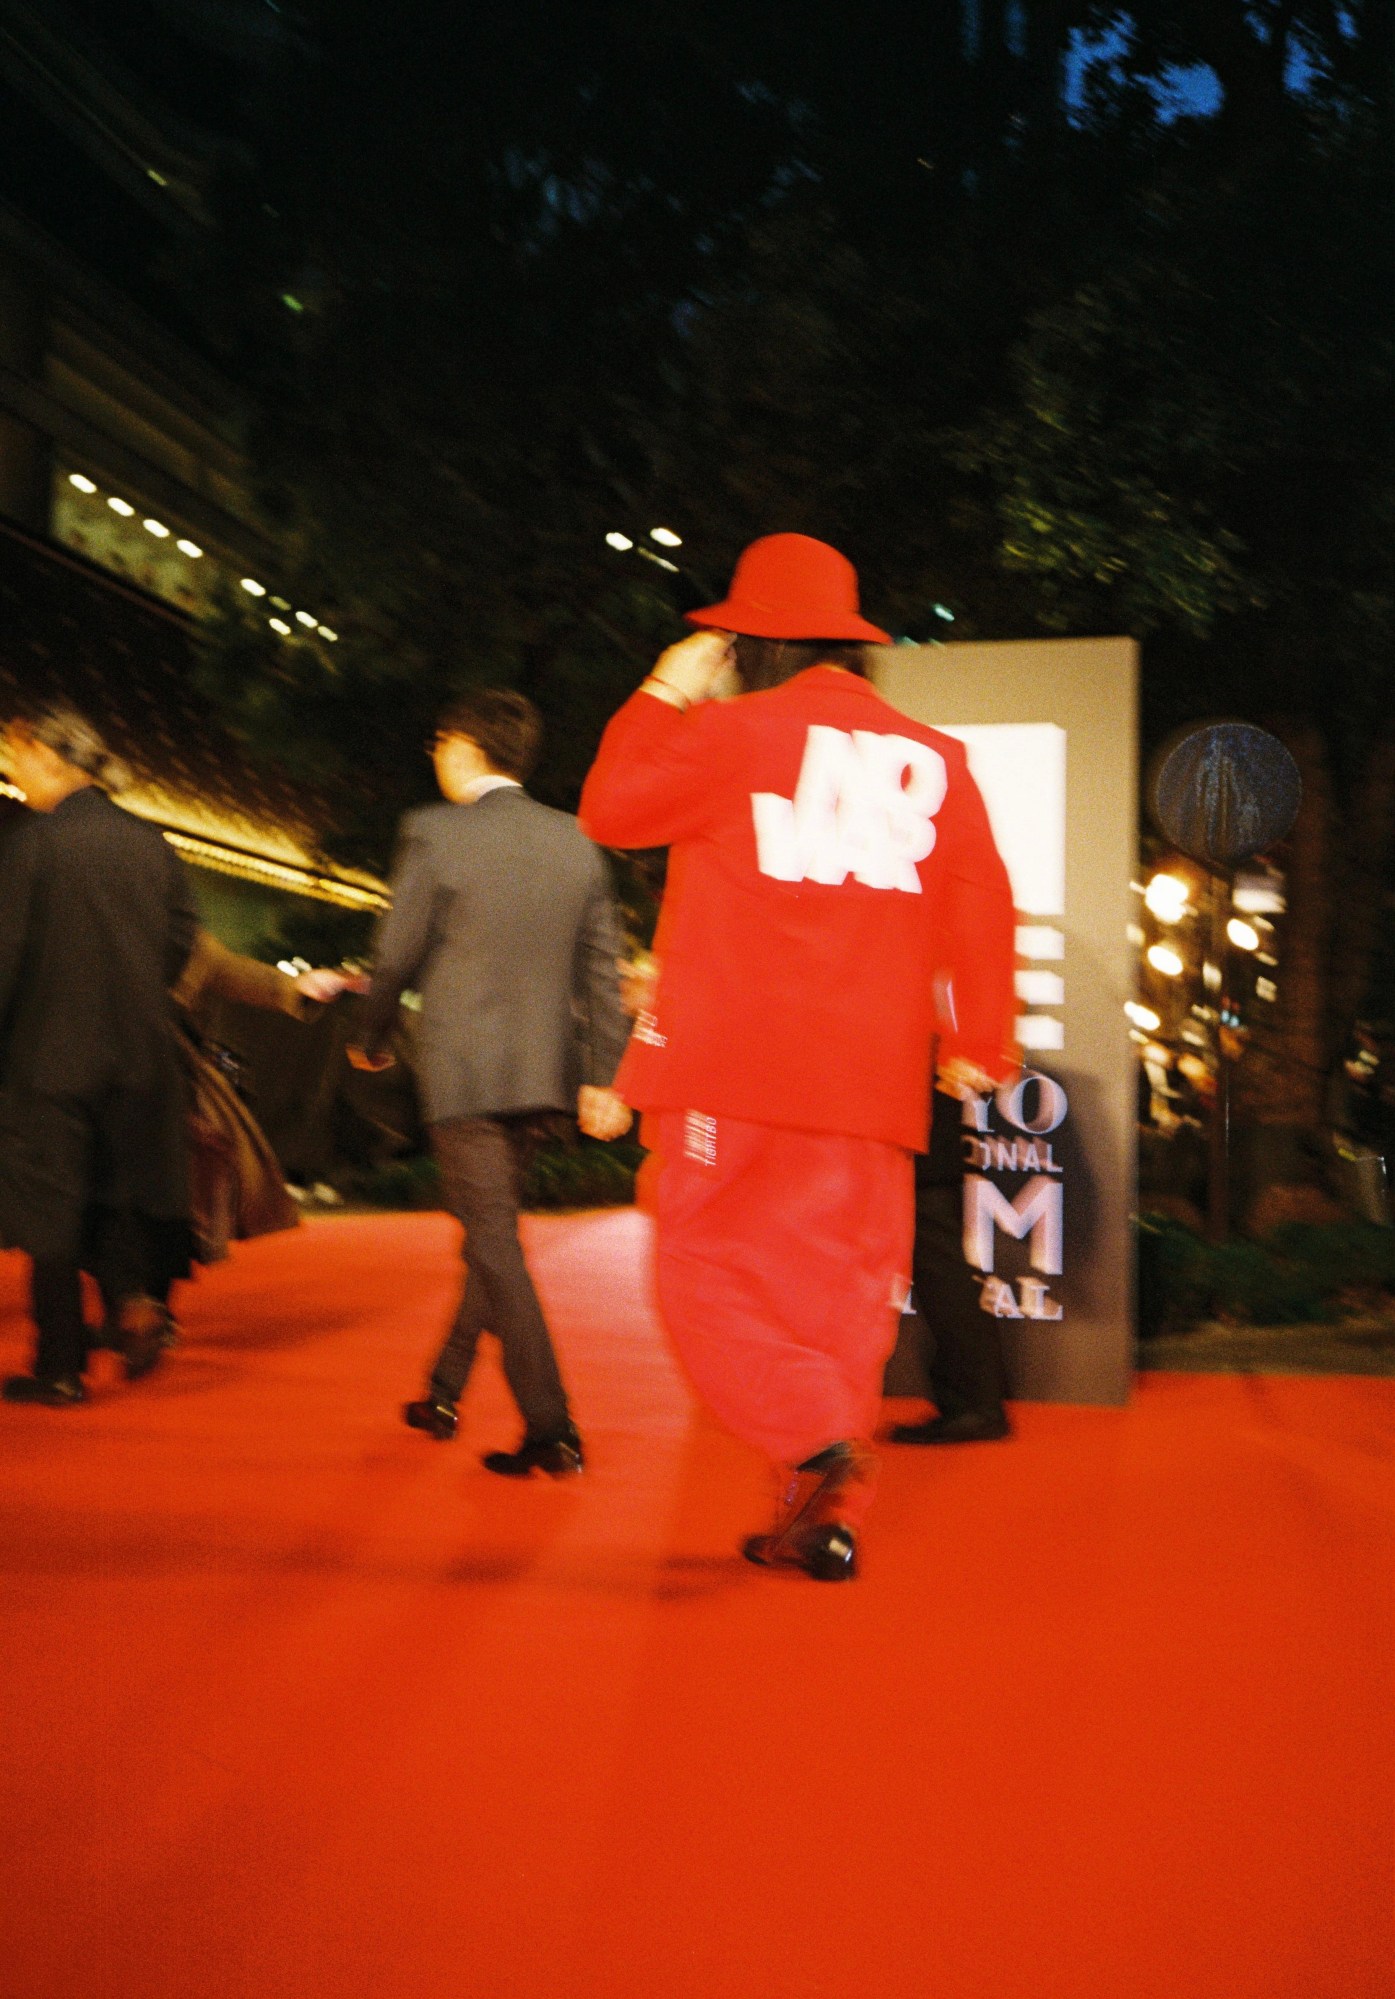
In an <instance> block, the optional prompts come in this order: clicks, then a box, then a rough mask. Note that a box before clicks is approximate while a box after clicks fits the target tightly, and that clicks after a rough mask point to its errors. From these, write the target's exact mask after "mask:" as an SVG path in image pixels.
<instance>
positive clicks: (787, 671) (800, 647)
mask: <svg viewBox="0 0 1395 1999" xmlns="http://www.w3.org/2000/svg"><path fill="white" fill-rule="evenodd" d="M825 662H826V663H827V664H828V665H830V666H843V667H846V668H847V670H848V672H849V673H858V674H861V675H862V677H863V678H864V679H865V678H866V676H867V656H866V648H865V647H864V646H861V645H856V644H849V642H848V641H847V640H846V639H753V638H751V637H750V636H749V635H748V634H747V633H745V632H738V633H737V634H736V644H735V646H734V648H733V651H732V664H733V666H734V667H735V668H736V677H737V679H738V680H739V681H740V682H741V686H742V690H743V692H744V693H746V694H759V693H760V692H761V690H762V689H763V688H766V687H781V686H783V684H784V683H785V681H787V680H793V679H794V676H795V675H796V673H803V671H804V670H805V668H806V667H809V666H819V665H821V664H823V663H825Z"/></svg>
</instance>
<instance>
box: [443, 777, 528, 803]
mask: <svg viewBox="0 0 1395 1999" xmlns="http://www.w3.org/2000/svg"><path fill="white" fill-rule="evenodd" d="M506 784H508V785H512V786H513V788H514V790H515V791H521V790H522V789H523V787H522V785H521V784H520V783H519V781H518V779H517V778H516V777H501V776H499V775H498V774H496V773H495V772H492V771H491V772H490V773H489V775H488V776H487V777H477V778H475V779H473V780H472V782H471V783H469V784H467V785H466V787H465V789H464V791H463V792H462V793H461V795H460V798H459V800H458V801H457V803H459V804H461V805H475V804H477V803H478V802H479V800H480V799H481V798H483V797H484V795H485V793H486V792H487V791H502V790H503V788H504V786H505V785H506Z"/></svg>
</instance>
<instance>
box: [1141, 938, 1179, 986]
mask: <svg viewBox="0 0 1395 1999" xmlns="http://www.w3.org/2000/svg"><path fill="white" fill-rule="evenodd" d="M1148 963H1149V964H1150V965H1151V966H1152V967H1153V970H1154V971H1155V972H1161V973H1162V975H1163V977H1164V978H1167V979H1175V978H1176V977H1177V974H1178V973H1179V972H1180V971H1181V969H1182V960H1181V959H1180V958H1179V957H1178V955H1177V953H1176V952H1175V951H1174V950H1173V949H1172V948H1171V947H1170V946H1169V945H1167V944H1154V945H1153V946H1152V948H1151V950H1150V951H1149V953H1148Z"/></svg>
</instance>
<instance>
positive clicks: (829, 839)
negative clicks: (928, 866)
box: [751, 723, 949, 895]
mask: <svg viewBox="0 0 1395 1999" xmlns="http://www.w3.org/2000/svg"><path fill="white" fill-rule="evenodd" d="M948 781H949V780H948V774H947V772H946V770H945V761H944V758H943V757H942V756H941V755H940V754H939V752H938V751H937V750H932V749H931V748H930V746H929V745H928V744H927V743H917V742H915V741H914V740H913V739H912V738H911V737H910V736H881V735H876V734H874V733H873V732H872V731H871V730H869V729H854V730H853V731H852V733H851V734H849V733H848V732H847V731H845V730H843V729H829V728H825V727H824V726H823V725H822V724H820V723H815V724H813V726H812V727H811V728H810V730H809V735H808V739H807V741H806V742H805V745H804V761H803V763H802V764H801V765H800V770H799V782H798V784H797V785H796V786H795V792H794V797H793V798H782V797H781V796H780V795H779V793H778V792H774V791H755V792H752V794H751V813H752V817H753V818H754V820H755V827H756V860H757V865H758V866H759V868H760V871H761V873H762V874H763V875H771V876H773V877H774V879H775V880H776V881H784V882H797V881H815V882H825V883H827V884H828V885H829V886H830V887H835V888H836V887H837V886H838V885H839V884H840V883H841V882H844V881H846V880H847V878H848V876H849V875H852V876H853V877H854V879H855V880H857V881H860V882H861V883H862V884H863V885H864V887H866V888H895V889H903V890H904V891H905V892H906V893H907V894H908V895H919V894H920V877H919V875H918V874H917V873H916V871H915V870H916V862H917V861H923V860H924V859H925V857H926V855H927V854H929V853H931V852H932V851H933V849H934V845H935V814H936V813H937V812H938V811H939V809H940V807H941V806H942V805H943V804H944V797H945V788H946V785H947V784H948Z"/></svg>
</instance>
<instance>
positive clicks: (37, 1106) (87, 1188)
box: [0, 787, 198, 1261]
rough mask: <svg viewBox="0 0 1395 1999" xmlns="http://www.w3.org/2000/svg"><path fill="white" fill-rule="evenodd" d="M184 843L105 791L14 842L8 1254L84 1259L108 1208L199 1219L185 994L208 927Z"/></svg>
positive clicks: (69, 801) (0, 954) (0, 1118)
mask: <svg viewBox="0 0 1395 1999" xmlns="http://www.w3.org/2000/svg"><path fill="white" fill-rule="evenodd" d="M197 921H198V920H197V917H196V915H195V913H194V906H193V897H192V894H191V892H190V888H189V883H188V880H187V877H186V875H185V871H184V866H183V863H182V862H181V861H180V859H179V857H178V856H177V855H176V854H175V852H174V851H173V849H172V848H171V847H170V845H169V843H168V842H167V841H166V840H165V839H164V838H163V837H162V835H161V834H160V833H158V832H157V831H156V829H155V828H154V827H153V826H149V825H147V824H145V823H144V821H142V820H140V819H136V818H133V817H132V816H131V814H129V813H127V812H123V811H122V810H121V809H120V807H119V806H116V805H113V804H112V802H111V800H110V799H109V798H108V797H107V796H106V794H105V793H104V792H102V791H99V790H97V789H96V788H95V787H89V788H85V789H83V790H80V791H76V792H74V793H73V794H72V795H71V796H70V797H68V798H66V799H64V801H63V803H62V804H61V805H59V806H58V807H56V809H55V810H54V811H53V812H50V813H45V814H37V813H36V814H33V815H31V816H30V817H29V818H28V819H27V820H26V821H25V822H24V823H22V824H21V825H19V826H18V827H15V828H13V829H9V828H7V829H6V831H5V834H4V836H3V840H0V1241H3V1242H5V1243H7V1244H8V1245H9V1246H10V1247H11V1248H17V1249H25V1250H28V1251H29V1253H30V1254H31V1255H33V1256H41V1257H52V1258H65V1259H70V1260H73V1261H76V1260H78V1259H79V1258H80V1255H81V1251H82V1239H83V1230H84V1222H85V1220H86V1218H87V1216H88V1214H89V1212H90V1210H91V1209H92V1208H93V1207H104V1208H112V1209H115V1210H118V1211H121V1212H131V1213H135V1214H139V1215H144V1216H148V1217H150V1218H152V1219H155V1220H158V1221H166V1222H177V1221H181V1220H183V1219H185V1218H186V1217H187V1213H188V1159H187V1138H186V1131H185V1124H186V1117H187V1095H186V1088H185V1081H184V1072H183V1064H182V1062H181V1060H180V1056H179V1050H178V1046H177V1043H176V1030H175V1018H174V1004H173V1001H172V1000H171V998H170V992H169V989H170V987H171V985H172V984H173V982H174V981H175V979H176V978H177V977H178V976H179V973H180V971H181V970H182V968H183V965H184V961H185V959H186V958H187V957H188V955H189V950H190V946H191V945H192V943H193V939H194V933H195V930H196V929H197Z"/></svg>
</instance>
